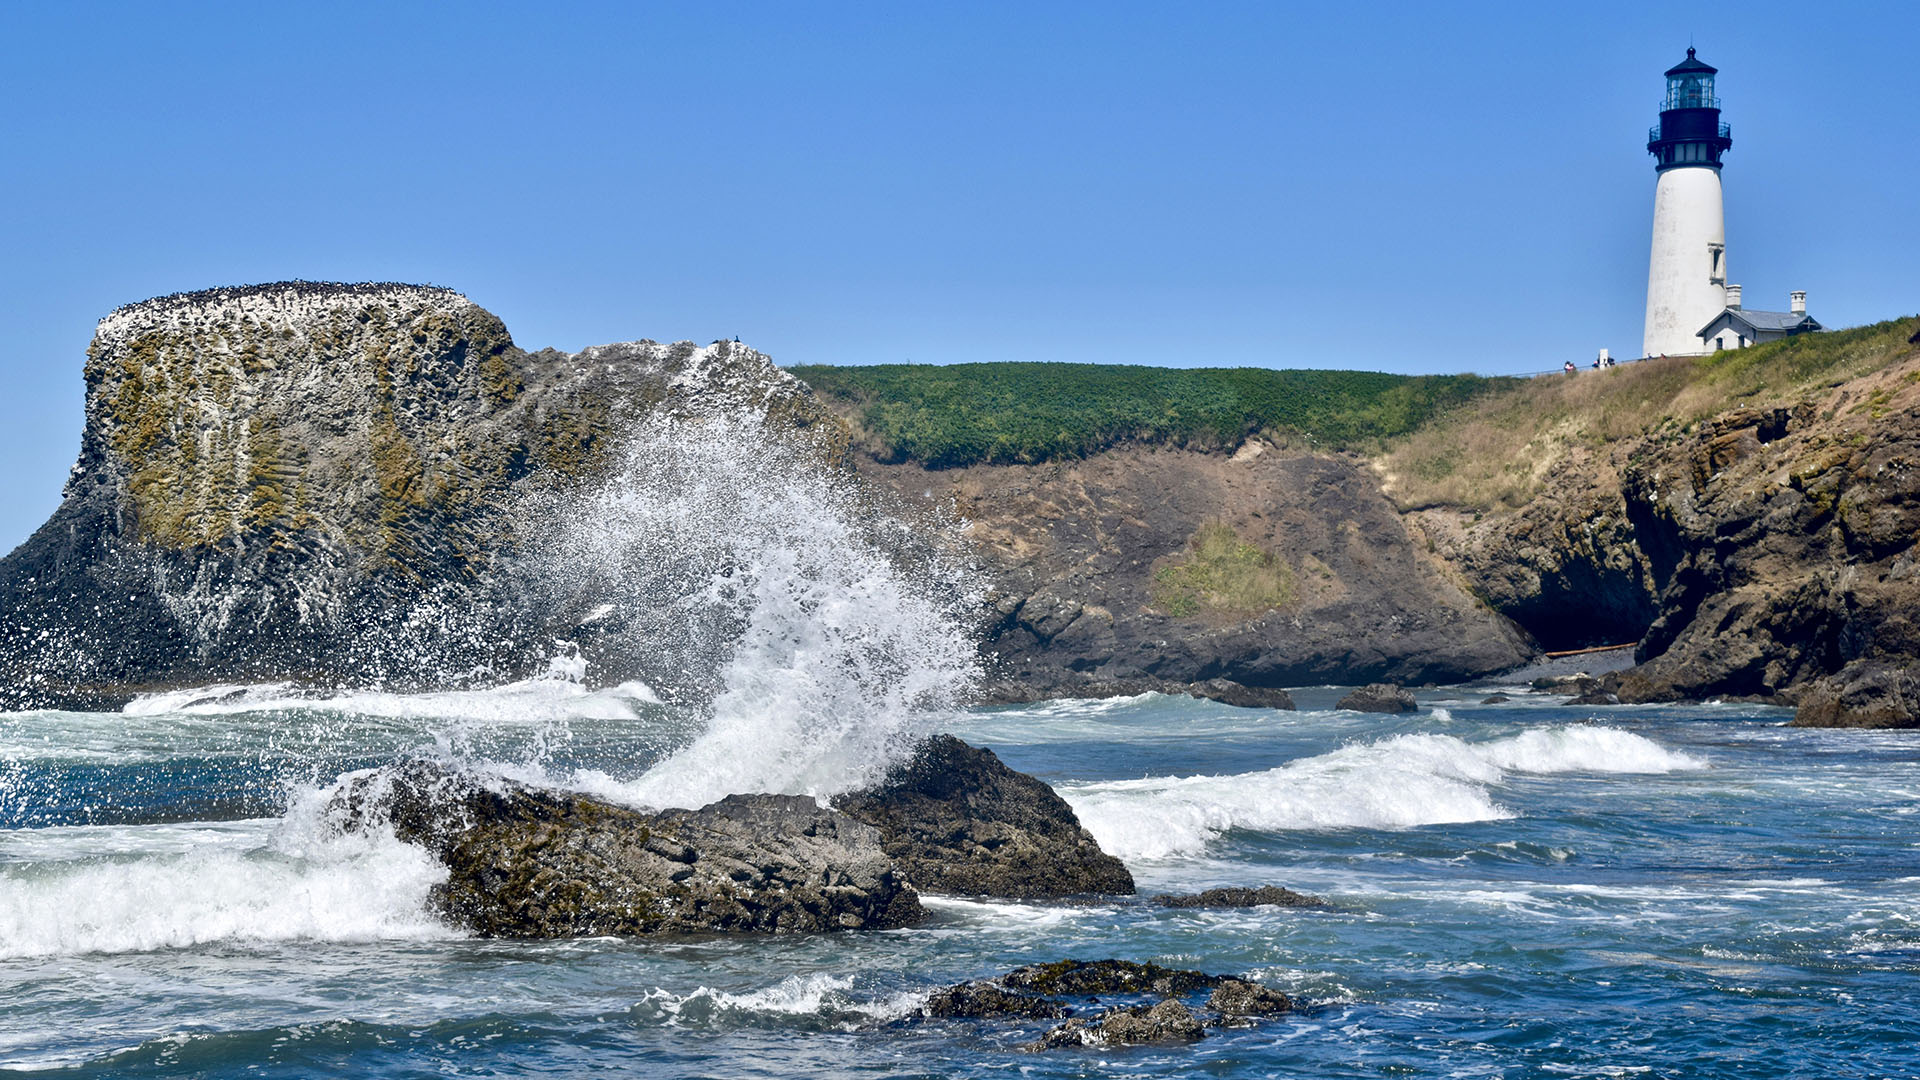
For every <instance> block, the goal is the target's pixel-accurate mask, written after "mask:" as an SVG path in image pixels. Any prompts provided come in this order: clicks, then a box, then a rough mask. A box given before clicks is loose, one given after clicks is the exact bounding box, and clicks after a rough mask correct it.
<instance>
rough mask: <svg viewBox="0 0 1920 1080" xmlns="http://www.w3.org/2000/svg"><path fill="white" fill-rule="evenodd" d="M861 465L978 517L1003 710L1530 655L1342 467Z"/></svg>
mask: <svg viewBox="0 0 1920 1080" xmlns="http://www.w3.org/2000/svg"><path fill="white" fill-rule="evenodd" d="M860 468H861V471H862V473H863V474H864V475H866V476H868V477H869V478H871V479H873V480H875V481H877V482H879V483H881V484H884V485H886V486H887V487H889V488H891V489H893V490H894V491H896V492H899V493H900V494H901V495H903V496H905V497H907V498H908V499H914V498H917V499H921V500H923V501H927V502H930V503H945V502H949V501H950V502H951V503H952V504H953V505H954V507H955V508H956V509H957V510H958V512H959V513H960V515H961V516H962V517H964V518H965V519H967V520H968V521H970V522H971V523H972V531H971V537H972V541H973V544H974V549H975V551H976V553H977V554H978V556H979V558H980V560H981V564H982V565H983V567H984V568H985V569H986V570H987V572H988V573H989V575H990V577H991V579H992V583H993V598H992V599H993V603H994V608H993V611H992V612H991V613H990V616H989V621H988V625H987V626H986V628H985V634H984V636H985V645H984V647H985V649H986V650H987V651H988V653H989V654H990V655H991V656H992V658H993V660H994V667H993V672H992V675H993V677H995V678H997V679H998V680H999V684H998V687H997V690H998V692H999V693H1000V695H1001V696H1003V697H1006V698H1011V699H1019V698H1034V697H1047V696H1055V695H1065V694H1074V693H1092V694H1098V693H1100V692H1102V689H1103V688H1105V687H1109V686H1119V687H1131V686H1136V685H1141V684H1140V683H1138V682H1137V680H1142V679H1145V680H1162V681H1165V682H1168V683H1171V684H1174V685H1175V686H1179V685H1182V684H1190V683H1196V682H1201V681H1204V680H1208V679H1214V678H1222V677H1223V678H1226V679H1229V680H1232V681H1234V682H1238V683H1243V684H1247V685H1250V686H1263V687H1265V686H1298V685H1303V684H1313V683H1325V682H1367V681H1372V680H1377V679H1390V680H1394V681H1398V682H1406V683H1413V684H1420V683H1426V682H1446V681H1452V680H1458V679H1463V678H1467V677H1471V676H1475V675H1480V674H1484V673H1486V672H1491V671H1499V670H1502V669H1505V668H1509V667H1513V666H1516V665H1518V664H1521V663H1523V662H1525V661H1526V660H1527V659H1528V658H1529V657H1530V656H1532V655H1533V653H1534V648H1533V645H1532V643H1531V642H1530V641H1528V640H1527V638H1526V635H1525V634H1524V633H1522V632H1520V631H1518V630H1517V629H1515V628H1514V626H1513V625H1512V624H1511V623H1509V622H1508V621H1507V620H1506V619H1504V618H1501V617H1499V616H1497V615H1495V614H1494V613H1493V612H1491V611H1489V610H1488V609H1487V607H1486V606H1485V605H1484V604H1482V603H1481V602H1480V601H1478V600H1477V599H1475V598H1474V597H1473V596H1472V595H1470V594H1469V593H1468V592H1467V591H1466V589H1465V588H1463V587H1462V585H1461V584H1460V583H1459V581H1458V579H1457V577H1456V576H1455V575H1454V574H1453V573H1452V571H1451V570H1450V569H1449V568H1448V567H1447V566H1445V565H1444V564H1443V563H1442V562H1441V561H1440V560H1439V559H1437V558H1435V557H1433V556H1431V555H1430V554H1428V553H1427V551H1426V550H1425V548H1424V546H1422V545H1419V544H1416V543H1415V541H1414V539H1413V537H1412V536H1411V535H1410V534H1409V533H1408V531H1407V528H1406V526H1405V524H1404V523H1403V522H1402V520H1401V517H1400V515H1399V514H1398V512H1397V511H1396V510H1395V508H1394V507H1393V505H1392V504H1391V503H1390V502H1389V501H1388V500H1387V499H1386V497H1385V496H1384V495H1382V494H1381V491H1380V487H1379V483H1378V481H1377V480H1376V479H1375V477H1374V476H1373V474H1372V473H1371V471H1370V470H1368V469H1367V468H1366V466H1365V465H1364V463H1362V462H1360V461H1359V460H1357V459H1354V458H1349V457H1341V456H1333V455H1325V454H1309V453H1300V452H1290V451H1284V450H1280V449H1276V448H1272V447H1271V446H1269V445H1268V444H1265V443H1260V442H1254V443H1249V444H1247V445H1246V446H1245V447H1243V448H1242V449H1241V450H1240V451H1239V452H1238V453H1235V454H1231V455H1228V454H1217V453H1203V452H1198V451H1188V450H1175V449H1168V448H1155V447H1128V448H1122V449H1117V450H1109V451H1106V452H1104V453H1100V454H1097V455H1095V456H1093V457H1091V458H1088V459H1086V460H1083V461H1073V462H1060V463H1054V464H1044V465H980V466H972V467H968V468H960V469H946V470H929V469H925V468H922V467H920V466H918V465H915V464H904V465H884V464H877V463H874V462H873V461H871V460H864V461H862V462H861V463H860ZM1148 685H1150V684H1148Z"/></svg>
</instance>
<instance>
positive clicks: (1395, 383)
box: [790, 363, 1517, 468]
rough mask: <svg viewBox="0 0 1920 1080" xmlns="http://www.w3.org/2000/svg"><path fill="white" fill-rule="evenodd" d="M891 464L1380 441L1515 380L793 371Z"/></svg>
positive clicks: (1356, 374) (1102, 367)
mask: <svg viewBox="0 0 1920 1080" xmlns="http://www.w3.org/2000/svg"><path fill="white" fill-rule="evenodd" d="M790 370H791V371H792V372H793V374H795V375H797V376H799V377H800V378H801V379H803V380H805V381H806V382H807V383H808V385H810V386H812V387H813V389H814V390H815V391H816V392H817V393H819V394H820V395H821V397H822V399H823V400H824V401H825V403H826V404H827V405H828V406H829V407H830V408H832V409H834V410H835V411H836V412H838V413H839V414H840V415H841V416H842V417H843V418H845V419H846V420H847V422H848V424H849V425H850V426H851V427H852V428H853V432H854V438H855V440H856V443H857V444H858V445H859V446H860V447H861V449H863V450H865V451H867V452H869V453H871V454H873V455H874V456H875V457H877V458H879V459H881V460H883V461H918V462H921V463H923V464H926V465H930V466H933V467H936V468H951V467H955V466H962V465H976V464H982V463H986V464H1014V463H1025V464H1032V463H1038V462H1043V461H1054V460H1060V459H1071V458H1080V457H1085V456H1087V455H1089V454H1095V453H1098V452H1100V451H1102V450H1105V449H1108V448H1110V447H1114V446H1118V445H1122V444H1125V443H1145V444H1154V445H1170V446H1182V447H1192V448H1195V449H1204V450H1215V449H1231V448H1233V447H1235V446H1238V445H1239V444H1240V443H1241V442H1242V441H1243V440H1244V439H1246V438H1247V436H1249V435H1252V434H1255V433H1260V432H1265V433H1268V434H1270V435H1273V436H1274V437H1276V438H1278V439H1280V440H1282V441H1286V442H1290V443H1301V444H1305V445H1308V446H1311V447H1314V448H1316V449H1327V450H1334V449H1371V448H1375V447H1378V446H1379V445H1381V444H1382V443H1383V441H1384V440H1386V439H1390V438H1393V437H1395V436H1403V435H1406V434H1409V433H1411V432H1413V431H1414V430H1416V429H1418V428H1419V427H1421V426H1422V425H1423V424H1426V423H1428V422H1429V421H1431V420H1432V419H1433V418H1434V417H1436V416H1438V415H1440V414H1441V413H1444V412H1446V411H1449V410H1452V409H1456V408H1458V407H1459V406H1461V405H1464V404H1466V403H1468V402H1471V401H1473V400H1475V399H1477V398H1481V397H1484V396H1487V395H1489V394H1493V393H1495V392H1496V391H1501V390H1510V389H1511V388H1512V385H1513V384H1514V383H1516V382H1517V380H1514V379H1504V378H1495V379H1488V378H1482V377H1480V376H1476V375H1384V374H1380V373H1377V372H1367V371H1273V370H1269V369H1265V368H1157V367H1135V366H1127V365H1118V364H1064V363H995V364H952V365H946V366H935V365H922V364H876V365H872V366H862V367H834V366H827V365H807V366H801V367H795V368H791V369H790Z"/></svg>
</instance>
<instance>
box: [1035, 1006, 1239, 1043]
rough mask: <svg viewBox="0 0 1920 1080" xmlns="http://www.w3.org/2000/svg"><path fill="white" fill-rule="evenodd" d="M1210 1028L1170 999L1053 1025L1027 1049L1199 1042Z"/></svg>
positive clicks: (1109, 1010)
mask: <svg viewBox="0 0 1920 1080" xmlns="http://www.w3.org/2000/svg"><path fill="white" fill-rule="evenodd" d="M1206 1034H1207V1031H1206V1028H1205V1027H1204V1026H1202V1025H1201V1023H1200V1018H1199V1017H1197V1016H1195V1015H1193V1010H1192V1009H1189V1008H1187V1007H1186V1006H1185V1005H1183V1004H1181V1003H1180V1002H1178V1001H1176V1000H1174V999H1172V998H1168V999H1167V1000H1165V1001H1162V1002H1160V1003H1158V1004H1156V1005H1136V1006H1132V1007H1121V1008H1114V1009H1108V1010H1107V1011H1106V1012H1104V1013H1102V1014H1100V1015H1099V1016H1097V1017H1094V1018H1092V1019H1082V1018H1075V1019H1072V1020H1068V1021H1067V1022H1066V1023H1064V1024H1061V1025H1060V1026H1059V1027H1056V1028H1053V1029H1052V1030H1050V1031H1048V1032H1047V1033H1046V1034H1045V1035H1042V1036H1040V1038H1039V1039H1038V1040H1036V1041H1034V1042H1031V1043H1028V1044H1027V1045H1026V1046H1023V1047H1021V1049H1023V1050H1028V1051H1037V1050H1055V1049H1059V1048H1060V1047H1063V1046H1117V1045H1129V1044H1138V1043H1169V1042H1196V1041H1198V1040H1200V1039H1202V1038H1205V1037H1206Z"/></svg>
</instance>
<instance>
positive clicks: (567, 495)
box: [522, 413, 979, 807]
mask: <svg viewBox="0 0 1920 1080" xmlns="http://www.w3.org/2000/svg"><path fill="white" fill-rule="evenodd" d="M892 509H893V508H887V507H881V506H878V505H877V504H876V502H875V501H874V497H873V496H872V495H871V493H868V492H866V491H863V490H862V489H861V488H860V487H859V485H858V484H857V483H856V482H855V478H854V477H853V476H852V475H851V474H850V473H847V472H845V471H843V470H841V469H839V468H838V467H836V466H834V465H833V464H832V463H831V461H830V460H827V459H826V456H825V455H824V454H823V451H822V449H821V448H820V447H817V446H813V445H810V444H809V443H808V442H806V441H805V440H804V439H793V438H786V437H775V436H771V435H769V433H768V431H767V430H766V427H765V421H764V419H763V418H762V417H760V416H758V415H757V414H753V413H739V414H722V415H717V416H706V417H701V418H687V417H677V416H671V415H656V416H654V417H651V418H649V419H648V420H647V421H645V422H643V423H642V424H641V425H640V426H639V428H638V429H637V430H636V431H635V432H634V434H633V436H632V438H631V441H630V442H629V443H628V444H627V446H626V450H625V457H624V458H623V459H622V461H621V462H620V464H619V466H618V467H617V468H615V469H614V470H612V472H611V474H610V478H609V479H608V480H606V481H605V482H603V483H600V484H598V485H595V486H593V487H590V488H587V489H584V490H575V491H567V492H563V493H558V494H554V495H552V496H550V497H547V498H545V499H542V500H534V501H533V502H532V503H530V504H529V506H528V507H525V508H523V510H522V516H523V517H524V518H528V519H529V524H528V525H527V526H526V527H525V532H526V534H527V535H528V536H529V537H530V540H529V544H528V547H529V558H528V564H529V565H530V566H533V567H535V568H536V569H537V573H536V574H535V575H534V577H533V579H532V582H531V586H530V591H531V592H532V593H533V594H534V595H535V596H536V598H542V602H543V603H545V604H547V605H548V606H550V607H552V608H554V609H556V610H570V611H574V612H579V613H582V614H580V615H579V627H578V631H577V635H578V636H577V638H576V642H577V644H578V645H579V647H580V648H581V649H582V651H583V653H587V654H589V655H598V656H618V657H621V658H622V659H623V660H625V661H627V662H630V663H631V665H632V666H635V667H638V668H639V669H641V670H642V671H644V672H646V673H647V674H648V675H649V679H648V681H649V682H652V683H654V684H656V685H659V686H662V687H664V688H665V696H667V697H668V698H669V699H670V700H675V701H682V702H687V701H692V702H698V703H701V707H703V708H704V711H705V713H706V723H705V725H704V729H703V730H701V731H700V733H699V735H698V736H697V737H696V738H694V739H693V740H692V741H691V743H689V744H687V745H684V746H681V747H679V748H678V749H677V751H676V752H675V753H673V754H671V755H670V756H669V757H668V758H667V760H664V761H661V762H660V763H659V764H657V765H655V766H653V767H652V768H650V769H648V770H646V771H645V772H644V773H642V774H640V775H638V776H635V777H623V776H619V775H615V774H613V773H611V772H607V771H600V772H583V773H582V774H580V775H579V776H577V777H575V778H574V780H575V782H576V783H578V784H580V785H581V786H585V787H587V788H589V789H590V790H594V791H596V792H598V793H600V794H603V795H606V796H609V797H613V798H618V799H620V800H622V801H626V802H629V803H633V804H636V805H641V806H651V807H659V806H669V805H679V806H700V805H703V804H705V803H708V802H711V801H713V800H715V799H718V798H720V797H722V796H725V795H729V794H733V793H736V792H754V791H767V792H779V793H791V794H813V795H818V796H824V795H830V794H834V793H836V792H839V791H845V790H848V789H850V788H853V787H856V786H859V785H860V784H862V783H867V782H871V781H873V780H876V779H878V777H879V775H880V774H881V773H882V772H883V771H884V769H885V768H886V766H887V765H888V764H889V763H890V762H891V761H893V760H895V759H896V758H897V757H898V756H899V755H901V754H902V753H903V752H904V750H905V748H906V747H907V746H908V745H909V744H910V743H911V742H912V740H913V739H914V738H916V737H917V736H920V735H922V734H926V733H929V732H930V731H931V730H932V729H933V727H934V725H936V724H937V723H938V722H939V721H940V720H942V719H944V718H946V717H948V716H950V715H951V713H952V710H953V709H954V708H955V705H956V702H957V701H958V699H959V696H960V694H961V693H962V692H963V691H964V690H965V689H966V687H967V686H968V684H969V683H970V682H971V681H972V680H973V679H974V678H975V677H976V665H977V662H978V661H977V658H976V654H975V651H974V647H973V644H972V641H971V638H970V635H969V634H968V633H967V632H966V630H965V625H964V619H965V617H966V614H967V613H968V611H970V609H971V607H972V605H974V604H976V603H977V602H978V596H979V593H978V590H977V587H976V586H975V585H974V584H973V583H972V580H971V577H970V575H969V573H968V572H967V571H966V569H965V567H964V565H963V564H962V563H961V562H960V561H959V560H958V559H956V558H953V557H951V556H950V555H949V554H948V553H950V552H952V551H955V550H958V545H956V544H952V543H950V541H951V539H952V538H951V537H948V536H946V535H945V532H946V531H948V530H953V529H957V528H958V526H957V525H955V524H954V523H953V522H952V521H951V520H950V519H942V518H940V517H938V516H937V515H934V514H931V513H927V514H922V515H921V516H920V518H919V519H918V520H916V521H915V522H914V523H913V524H909V523H907V522H906V521H904V520H902V519H901V518H900V517H898V516H896V514H895V513H893V512H891V510H892Z"/></svg>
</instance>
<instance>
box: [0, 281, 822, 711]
mask: <svg viewBox="0 0 1920 1080" xmlns="http://www.w3.org/2000/svg"><path fill="white" fill-rule="evenodd" d="M86 384H87V395H86V427H85V434H84V436H83V439H82V444H81V450H80V456H79V460H78V461H77V462H76V463H75V464H74V467H73V471H72V474H71V478H70V479H69V481H68V483H67V487H66V493H65V498H64V500H63V502H62V504H61V505H60V507H59V509H58V510H57V511H56V512H55V514H54V515H53V517H52V518H51V519H50V520H49V521H48V522H47V523H46V524H45V525H44V526H42V527H41V528H40V529H39V530H38V531H36V532H35V533H34V534H33V536H32V537H31V538H29V539H28V540H27V542H26V543H25V544H23V545H21V547H20V548H18V549H17V550H15V551H14V552H13V553H12V554H11V555H9V556H8V557H7V558H6V559H5V560H4V561H0V613H4V614H3V615H0V694H4V695H5V698H4V704H6V705H8V706H12V707H19V706H21V705H31V704H38V703H68V704H79V703H88V702H110V701H113V700H116V699H118V698H122V697H124V696H125V695H126V694H127V693H128V692H130V691H131V690H134V689H137V688H139V687H142V686H147V685H160V684H166V683H171V682H181V681H184V682H195V683H200V682H207V681H213V680H221V679H265V678H276V679H277V678H295V679H315V680H330V681H349V682H365V681H369V680H394V679H399V680H412V681H416V682H444V681H448V680H450V679H454V678H457V677H458V676H459V675H460V673H463V672H469V671H473V670H490V671H493V672H495V673H497V674H507V673H511V671H512V669H513V667H514V665H515V664H524V663H525V662H526V660H525V658H526V657H527V656H528V655H529V650H528V649H527V648H526V647H525V646H526V643H527V642H528V641H529V640H531V639H537V638H538V637H539V636H540V635H541V634H542V633H544V632H545V631H546V630H548V629H549V628H548V627H547V626H545V625H543V624H542V623H541V618H542V616H541V615H540V614H539V613H528V612H525V611H520V610H516V609H515V608H514V606H513V605H511V604H494V603H490V601H491V600H492V599H494V598H492V597H490V596H489V595H487V593H488V590H490V589H493V588H495V587H497V584H498V583H497V582H496V581H494V580H492V576H491V575H490V574H489V570H490V568H491V567H492V566H493V565H494V564H495V561H496V560H497V559H498V558H500V556H501V555H502V554H503V552H508V551H511V549H512V547H513V543H514V537H513V522H512V521H511V520H509V519H508V518H507V517H505V516H503V514H502V508H503V507H505V506H506V505H508V504H509V503H510V502H511V501H512V500H511V499H510V498H509V496H510V494H512V493H514V492H516V491H520V490H524V489H527V488H530V487H539V486H547V487H553V486H564V485H565V484H567V483H568V482H570V481H574V480H578V479H580V478H583V477H587V476H590V475H592V474H593V473H594V472H595V471H596V470H597V469H599V468H600V467H601V466H602V465H603V464H604V462H605V461H606V460H607V459H608V456H609V455H610V454H611V453H613V452H614V450H615V448H617V446H618V445H619V443H620V440H621V436H622V433H623V432H624V431H626V430H628V429H629V428H630V427H631V425H632V423H633V422H634V419H635V418H636V417H637V416H641V415H648V414H652V413H656V412H659V411H673V410H682V411H696V412H697V411H700V410H717V409H727V408H735V407H752V408H755V409H758V410H761V411H762V412H764V413H765V414H766V415H767V416H768V417H770V418H771V421H772V422H773V423H775V424H777V425H780V426H785V427H794V428H815V427H816V425H817V430H820V431H825V432H837V430H838V428H837V425H834V424H832V423H831V422H830V421H829V422H827V423H824V424H821V423H819V422H820V421H822V420H823V419H825V414H824V413H822V412H821V411H819V410H818V409H817V408H816V407H815V406H814V405H813V403H812V398H811V395H810V394H809V393H808V391H807V390H806V388H805V387H804V386H803V385H802V384H800V383H799V382H798V381H797V380H794V379H793V378H791V377H790V376H788V375H786V374H785V373H783V372H781V371H779V370H778V369H776V368H774V367H773V365H772V364H771V363H770V362H769V361H768V359H767V358H766V357H765V356H763V355H761V354H759V353H757V352H755V351H753V350H752V349H748V348H745V347H742V346H739V345H737V344H731V343H727V342H716V343H714V344H713V345H711V346H707V347H696V346H694V345H693V344H692V343H690V342H681V343H678V344H672V345H662V344H656V343H654V342H649V341H639V342H629V343H625V344H615V345H604V346H597V347H594V348H589V349H587V350H585V351H583V352H580V353H574V354H568V353H561V352H557V351H554V350H551V349H549V350H543V351H540V352H536V353H528V352H525V351H523V350H521V349H520V348H518V347H516V346H515V345H514V343H513V340H512V338H511V337H510V336H509V335H508V333H507V331H506V328H505V327H504V326H503V325H502V324H501V322H500V320H499V319H497V318H495V317H494V316H493V315H492V314H490V313H488V312H487V311H485V310H484V309H482V308H480V307H479V306H477V305H475V304H474V303H473V302H472V301H470V300H468V299H467V298H466V297H464V296H461V295H460V294H458V293H455V292H452V291H451V290H447V289H439V288H429V287H422V286H412V285H391V284H377V285H374V284H369V285H330V284H314V283H305V282H295V283H285V284H277V285H265V286H251V287H245V288H228V289H213V290H209V291H205V292H197V293H188V294H183V295H176V296H168V297H161V298H158V299H154V300H148V301H145V302H143V303H138V304H133V305H130V306H128V307H124V308H121V309H119V310H117V311H115V312H113V313H112V314H110V315H108V316H107V317H106V318H104V319H102V320H101V322H100V325H99V330H98V332H97V333H96V334H95V337H94V339H93V342H92V344H91V345H90V346H89V348H88V350H87V361H86ZM830 438H831V436H830ZM609 674H616V673H609Z"/></svg>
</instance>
